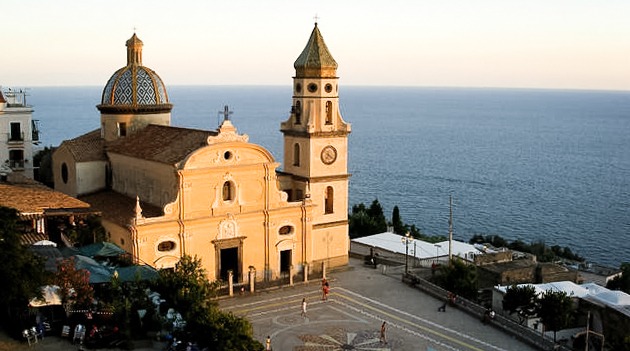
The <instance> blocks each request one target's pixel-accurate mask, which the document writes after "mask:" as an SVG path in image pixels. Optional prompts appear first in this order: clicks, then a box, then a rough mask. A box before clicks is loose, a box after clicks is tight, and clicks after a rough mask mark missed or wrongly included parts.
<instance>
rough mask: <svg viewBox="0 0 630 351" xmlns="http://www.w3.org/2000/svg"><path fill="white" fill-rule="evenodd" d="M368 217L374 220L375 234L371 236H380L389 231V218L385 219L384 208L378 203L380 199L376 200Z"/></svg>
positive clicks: (369, 210) (368, 211)
mask: <svg viewBox="0 0 630 351" xmlns="http://www.w3.org/2000/svg"><path fill="white" fill-rule="evenodd" d="M367 214H368V216H370V217H371V218H373V219H374V225H375V227H374V231H375V232H374V233H371V234H379V233H384V232H386V231H387V218H385V214H384V213H383V206H381V203H380V202H378V199H374V201H372V204H371V205H370V208H368V210H367Z"/></svg>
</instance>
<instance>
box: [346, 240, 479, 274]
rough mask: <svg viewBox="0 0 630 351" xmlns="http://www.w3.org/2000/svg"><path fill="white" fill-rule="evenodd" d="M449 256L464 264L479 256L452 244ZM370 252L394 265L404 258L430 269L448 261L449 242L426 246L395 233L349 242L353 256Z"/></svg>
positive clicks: (469, 248) (460, 244)
mask: <svg viewBox="0 0 630 351" xmlns="http://www.w3.org/2000/svg"><path fill="white" fill-rule="evenodd" d="M450 245H451V254H452V255H453V256H457V257H460V258H462V259H464V260H467V261H473V260H474V258H475V256H476V255H481V254H483V252H481V251H479V250H478V249H477V248H476V247H475V246H474V245H471V244H467V243H464V242H461V241H455V240H453V241H452V242H451V243H450ZM372 251H374V253H378V255H379V256H381V257H383V258H387V259H391V260H394V261H399V262H400V261H401V260H404V259H405V255H408V259H409V260H411V261H410V262H413V263H410V264H411V265H412V266H414V267H419V266H423V267H430V266H431V265H432V264H433V263H439V262H441V261H444V262H446V261H448V257H449V242H448V240H445V241H442V242H439V243H429V242H426V241H422V240H418V239H414V240H413V241H409V242H406V241H405V240H404V237H403V236H401V235H399V234H395V233H389V232H386V233H381V234H374V235H370V236H364V237H361V238H355V239H352V240H351V241H350V252H351V253H353V254H356V255H362V256H366V255H369V254H370V253H371V252H372Z"/></svg>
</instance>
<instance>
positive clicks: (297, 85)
mask: <svg viewBox="0 0 630 351" xmlns="http://www.w3.org/2000/svg"><path fill="white" fill-rule="evenodd" d="M295 92H296V93H301V92H302V84H300V83H297V84H296V85H295Z"/></svg>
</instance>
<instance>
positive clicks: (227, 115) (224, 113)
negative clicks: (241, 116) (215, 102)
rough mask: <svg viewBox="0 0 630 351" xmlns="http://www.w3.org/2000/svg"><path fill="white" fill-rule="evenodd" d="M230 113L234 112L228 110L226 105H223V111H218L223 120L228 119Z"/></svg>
mask: <svg viewBox="0 0 630 351" xmlns="http://www.w3.org/2000/svg"><path fill="white" fill-rule="evenodd" d="M232 113H234V112H233V111H230V108H229V107H228V105H225V106H223V111H219V114H223V120H224V121H228V120H230V115H231V114H232Z"/></svg>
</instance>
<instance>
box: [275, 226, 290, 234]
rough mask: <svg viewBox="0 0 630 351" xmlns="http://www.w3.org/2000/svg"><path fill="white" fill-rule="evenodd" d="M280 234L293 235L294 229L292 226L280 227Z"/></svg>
mask: <svg viewBox="0 0 630 351" xmlns="http://www.w3.org/2000/svg"><path fill="white" fill-rule="evenodd" d="M278 234H280V235H289V234H293V227H292V226H290V225H285V226H282V227H280V230H278Z"/></svg>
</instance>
